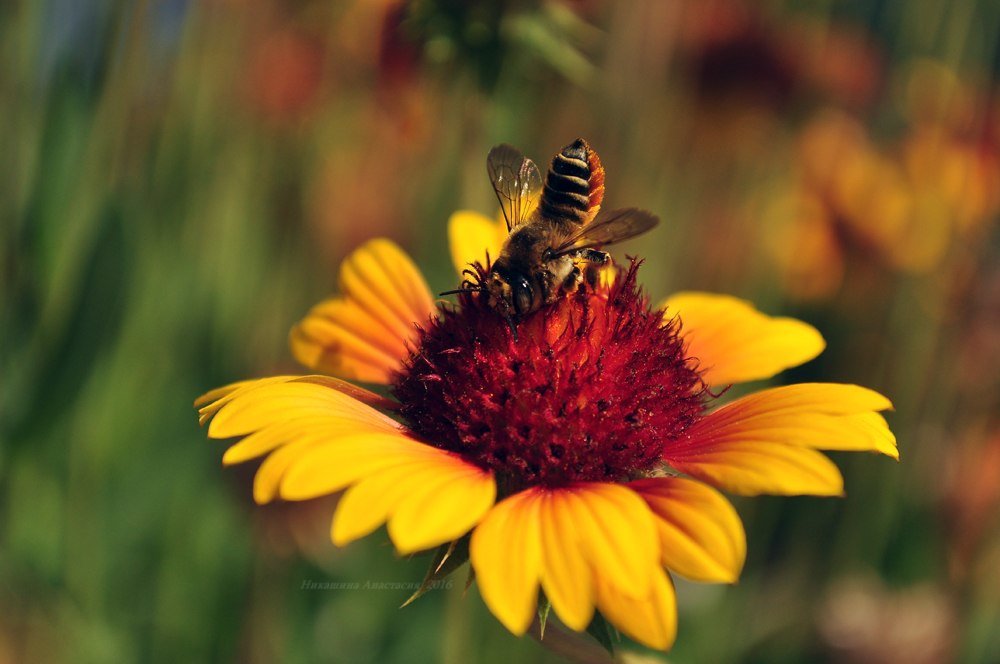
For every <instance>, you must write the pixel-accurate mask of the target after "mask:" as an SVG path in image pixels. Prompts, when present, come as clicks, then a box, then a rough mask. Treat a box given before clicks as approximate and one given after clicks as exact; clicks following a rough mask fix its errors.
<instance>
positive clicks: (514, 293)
mask: <svg viewBox="0 0 1000 664" xmlns="http://www.w3.org/2000/svg"><path fill="white" fill-rule="evenodd" d="M486 291H487V292H488V293H489V296H490V306H492V307H493V308H494V309H496V310H497V311H499V312H500V313H501V314H502V315H503V316H504V317H506V318H508V319H511V318H514V317H517V316H524V315H525V314H529V313H531V312H532V311H534V310H535V293H534V289H533V288H532V286H531V281H529V279H528V277H527V276H526V275H525V274H523V273H522V272H519V271H517V270H510V269H507V268H505V267H504V266H500V265H494V266H493V270H491V271H490V274H489V277H487V279H486Z"/></svg>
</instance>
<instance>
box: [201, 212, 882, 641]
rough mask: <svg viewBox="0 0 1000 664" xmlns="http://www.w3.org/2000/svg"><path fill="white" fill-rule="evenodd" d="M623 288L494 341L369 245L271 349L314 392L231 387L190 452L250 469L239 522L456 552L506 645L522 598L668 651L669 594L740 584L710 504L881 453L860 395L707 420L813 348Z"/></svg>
mask: <svg viewBox="0 0 1000 664" xmlns="http://www.w3.org/2000/svg"><path fill="white" fill-rule="evenodd" d="M451 235H452V239H453V242H452V249H453V254H454V257H455V259H456V263H457V265H458V266H459V269H462V268H463V267H465V266H466V265H467V263H468V261H470V260H476V259H478V260H482V259H483V258H484V257H485V256H486V252H485V251H484V250H486V249H488V250H489V251H490V255H493V256H496V255H497V250H498V243H499V242H500V241H501V240H502V234H501V233H500V232H499V231H497V225H496V224H494V222H492V221H490V220H488V219H486V218H484V217H480V216H477V215H472V214H470V213H460V214H457V215H455V217H453V219H452V233H451ZM638 268H639V265H638V262H636V261H633V262H632V264H631V265H630V266H627V267H619V268H618V272H617V274H616V276H615V278H614V279H607V280H602V281H601V283H599V284H597V285H596V286H594V287H591V288H586V289H585V290H583V291H581V292H579V293H577V294H575V295H571V296H567V297H565V298H562V299H560V300H559V301H557V302H556V303H554V304H553V305H551V306H548V307H546V308H543V309H541V310H539V311H537V312H535V313H533V314H531V315H529V316H527V317H525V318H524V319H522V320H520V321H519V322H518V323H517V326H516V334H515V333H514V331H513V330H512V329H511V327H510V326H509V325H508V322H507V321H506V320H505V319H504V318H503V317H501V316H500V315H498V314H497V313H496V312H495V311H494V310H492V309H491V308H490V307H489V306H488V304H487V302H486V300H485V298H484V297H483V296H481V294H479V293H476V292H467V293H462V294H461V295H459V297H458V301H457V303H456V304H445V303H442V304H435V302H434V299H433V298H432V296H431V294H430V292H429V291H428V288H427V286H426V284H425V282H424V279H423V277H422V276H421V274H420V272H419V271H418V270H417V269H416V267H414V265H413V263H412V262H411V260H410V259H409V258H408V257H407V256H406V255H405V254H404V253H403V252H402V251H401V250H400V249H399V248H398V247H396V246H395V245H394V244H392V243H391V242H389V241H387V240H381V239H380V240H373V241H371V242H369V243H367V244H366V245H364V246H362V247H361V248H359V249H357V250H356V251H355V252H354V253H353V254H351V255H350V256H349V257H348V258H347V259H346V261H345V262H344V264H343V266H342V268H341V272H340V290H341V294H340V295H339V296H337V297H335V298H332V299H329V300H326V301H324V302H322V303H320V304H319V305H317V306H316V307H315V308H314V309H313V310H312V311H311V312H309V314H308V315H307V316H306V318H305V319H304V320H303V321H302V322H300V323H299V324H298V325H297V326H296V327H295V328H294V329H293V331H292V334H291V344H292V349H293V352H294V354H295V356H296V357H297V358H298V359H299V360H300V361H301V362H302V363H303V364H305V365H306V366H308V367H310V368H312V369H314V370H316V371H320V372H323V374H324V375H307V376H278V377H273V378H263V379H260V380H253V381H246V382H241V383H235V384H233V385H229V386H227V387H223V388H220V389H217V390H214V391H212V392H209V393H208V394H206V395H204V396H203V397H201V398H200V399H199V400H198V401H197V402H196V405H197V406H199V407H200V414H201V420H202V422H206V421H209V420H211V423H210V424H209V427H208V435H209V436H210V437H212V438H241V440H239V441H238V442H236V443H235V444H233V445H232V446H231V447H230V448H229V449H228V450H227V451H226V453H225V455H224V457H223V461H224V463H226V464H235V463H240V462H243V461H247V460H249V459H253V458H256V457H261V456H264V455H266V458H265V459H264V461H263V462H262V463H261V465H260V468H259V469H258V471H257V474H256V477H255V482H254V498H255V499H256V501H257V502H258V503H266V502H268V501H271V500H274V499H275V498H282V499H285V500H307V499H310V498H315V497H317V496H322V495H326V494H331V493H334V492H340V491H344V494H343V496H342V497H341V499H340V501H339V503H338V505H337V508H336V513H335V515H334V517H333V524H332V538H333V542H334V543H335V544H337V545H345V544H347V543H348V542H351V541H353V540H355V539H358V538H360V537H363V536H365V535H367V534H369V533H371V532H373V531H374V530H376V529H377V528H378V527H379V526H381V525H382V524H387V529H388V534H389V538H390V539H391V540H392V542H393V543H394V545H395V547H396V549H397V551H399V552H400V553H401V554H408V553H413V552H418V551H423V550H428V549H432V548H435V547H440V549H439V555H438V558H437V560H438V561H439V562H440V560H441V559H442V558H443V556H442V554H441V553H440V552H441V551H445V555H447V554H449V553H451V552H453V551H455V550H457V549H459V548H460V549H461V550H463V551H464V550H465V545H466V543H467V545H468V548H467V550H468V556H469V559H470V560H471V564H472V569H473V571H474V573H475V578H476V581H477V583H478V585H479V589H480V592H481V595H482V597H483V600H484V601H485V602H486V604H487V605H488V606H489V608H490V610H491V611H492V612H493V613H494V614H495V615H496V617H497V618H498V619H499V620H500V621H501V622H502V623H503V624H504V625H505V626H506V627H507V628H508V629H509V630H510V631H511V632H513V633H515V634H523V633H524V632H525V631H526V630H527V629H528V627H529V626H530V624H531V623H532V620H533V618H534V616H535V615H536V609H537V607H538V606H539V601H540V599H539V590H541V591H542V593H544V599H543V600H541V601H544V602H546V603H547V604H546V606H551V609H552V610H553V611H554V612H555V614H556V615H558V617H559V618H560V619H561V620H562V622H563V623H565V624H566V625H567V626H568V627H570V628H572V629H574V630H577V631H580V630H584V629H586V628H587V627H588V625H589V624H591V622H592V620H593V619H594V618H595V610H596V611H599V612H600V614H601V615H602V616H603V617H604V618H606V619H607V620H608V621H610V623H611V624H612V625H614V626H615V627H617V628H618V629H619V630H621V631H622V632H624V633H625V634H627V635H629V636H631V637H632V638H634V639H635V640H637V641H639V642H641V643H643V644H646V645H648V646H651V647H654V648H661V649H666V648H668V647H669V646H670V645H671V643H672V642H673V640H674V634H675V630H676V608H675V599H674V590H673V585H672V582H671V577H670V574H671V573H672V574H679V575H681V576H684V577H687V578H689V579H694V580H697V581H707V582H723V583H731V582H734V581H735V580H736V579H737V577H738V576H739V574H740V571H741V568H742V566H743V560H744V556H745V552H746V542H745V536H744V532H743V528H742V525H741V523H740V519H739V517H738V516H737V514H736V511H735V510H734V509H733V507H732V506H731V505H730V504H729V502H728V501H727V500H726V499H725V498H724V497H723V495H722V494H721V493H720V492H719V491H718V489H723V490H725V491H729V492H731V493H735V494H761V493H770V494H784V495H795V494H812V495H839V494H841V493H842V491H843V481H842V478H841V475H840V473H839V471H838V470H837V467H836V466H835V465H834V464H833V463H832V462H831V461H830V460H829V459H828V458H827V457H826V456H824V455H823V454H821V453H820V452H819V451H818V450H823V449H828V450H856V451H861V450H865V451H875V452H881V453H883V454H886V455H888V456H891V457H894V458H896V457H897V451H896V444H895V439H894V437H893V435H892V433H891V432H890V431H889V428H888V426H887V425H886V422H885V420H884V419H883V418H882V416H881V415H879V414H878V411H881V410H885V409H887V408H890V407H891V404H890V403H889V401H888V400H887V399H886V398H885V397H883V396H881V395H879V394H878V393H876V392H873V391H871V390H868V389H865V388H863V387H858V386H855V385H841V384H824V383H812V384H799V385H789V386H785V387H776V388H770V389H764V390H761V391H759V392H756V393H754V394H751V395H750V396H746V397H742V398H738V399H735V400H730V401H728V403H725V404H724V405H721V406H720V405H717V402H719V401H721V397H719V396H718V395H720V394H721V393H722V392H724V391H725V388H726V387H727V386H729V385H731V384H733V383H738V382H742V381H750V380H757V379H763V378H769V377H771V376H773V375H775V374H776V373H778V372H780V371H782V370H783V369H786V368H788V367H792V366H795V365H798V364H800V363H802V362H805V361H807V360H810V359H812V358H813V357H815V356H816V355H817V354H819V353H820V352H821V351H822V349H823V347H824V342H823V339H822V337H821V336H820V335H819V333H818V332H817V331H816V330H815V329H813V328H812V327H810V326H809V325H806V324H805V323H802V322H799V321H796V320H792V319H789V318H773V317H770V316H767V315H765V314H763V313H761V312H759V311H757V310H756V309H754V308H753V307H752V306H751V305H750V304H749V303H747V302H744V301H741V300H737V299H734V298H731V297H726V296H720V295H709V294H703V293H682V294H678V295H675V296H673V297H671V298H669V299H668V300H667V301H666V302H665V303H663V304H662V305H661V306H660V307H651V306H650V305H649V302H648V300H647V298H646V296H645V295H644V294H643V292H642V290H641V289H640V288H639V286H638V285H637V282H636V276H637V272H638ZM480 271H481V268H480ZM343 379H348V380H355V381H360V382H366V383H377V384H383V385H388V386H389V390H390V393H391V394H392V396H393V397H394V398H387V397H383V396H380V395H377V394H375V393H373V392H370V391H368V390H366V389H363V388H361V387H357V386H354V385H352V384H351V383H348V382H345V380H343ZM456 542H457V543H461V546H460V547H459V546H458V545H456V544H454V543H456Z"/></svg>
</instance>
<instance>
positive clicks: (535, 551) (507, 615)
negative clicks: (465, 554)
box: [469, 489, 543, 636]
mask: <svg viewBox="0 0 1000 664" xmlns="http://www.w3.org/2000/svg"><path fill="white" fill-rule="evenodd" d="M541 498H542V494H541V492H540V491H538V490H534V489H529V490H527V491H522V492H520V493H517V494H514V495H513V496H510V497H509V498H507V499H505V500H503V501H501V502H499V503H497V504H496V505H495V506H494V507H493V509H491V510H490V511H489V513H487V514H486V516H485V517H484V518H483V520H482V522H481V523H480V524H479V525H478V526H477V527H476V529H475V530H474V531H473V533H472V541H471V542H470V544H469V559H470V560H471V561H472V567H473V569H474V570H475V572H476V582H477V583H478V585H479V593H480V594H481V595H482V597H483V601H484V602H485V603H486V606H488V607H489V609H490V611H492V612H493V615H495V616H496V617H497V619H498V620H499V621H500V622H501V623H503V626H504V627H506V628H507V629H509V630H510V631H511V632H512V633H514V634H516V635H518V636H520V635H521V634H524V632H525V631H527V629H528V626H529V625H531V620H532V618H533V617H534V615H535V608H536V606H537V602H538V579H539V575H540V573H541V565H542V552H541V546H542V545H541V531H540V527H539V516H538V515H539V510H540V507H541V505H542V502H543V501H542V500H541Z"/></svg>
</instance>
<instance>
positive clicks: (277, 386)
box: [208, 381, 399, 438]
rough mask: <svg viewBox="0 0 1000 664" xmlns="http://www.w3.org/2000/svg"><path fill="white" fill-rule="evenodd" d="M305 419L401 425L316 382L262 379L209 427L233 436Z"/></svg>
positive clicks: (228, 405)
mask: <svg viewBox="0 0 1000 664" xmlns="http://www.w3.org/2000/svg"><path fill="white" fill-rule="evenodd" d="M302 418H332V419H343V418H350V419H355V420H357V421H358V422H360V423H363V424H366V425H370V426H374V427H380V428H382V429H385V430H387V431H395V430H397V429H398V428H399V424H398V423H397V422H395V421H394V420H392V419H391V418H389V417H387V416H386V415H383V414H382V413H380V412H378V411H377V410H375V409H374V408H372V407H370V406H367V405H365V404H363V403H361V402H360V401H358V400H357V399H355V398H353V397H351V396H348V395H347V394H344V393H343V392H340V391H338V390H335V389H330V388H329V387H327V386H326V385H322V384H319V383H314V382H302V381H292V382H281V383H279V382H273V381H270V382H269V381H261V382H260V383H259V384H257V385H255V386H250V387H248V388H242V389H241V390H239V391H238V392H234V393H233V394H232V395H230V397H229V398H228V401H227V402H226V403H225V404H224V405H223V406H222V407H221V408H220V409H219V410H218V412H216V413H215V416H214V418H213V419H212V422H211V424H209V427H208V435H209V436H210V437H212V438H231V437H233V436H243V435H246V434H249V433H253V432H254V431H259V430H260V429H263V428H265V427H268V426H272V425H277V424H285V423H287V422H289V421H292V420H296V419H302Z"/></svg>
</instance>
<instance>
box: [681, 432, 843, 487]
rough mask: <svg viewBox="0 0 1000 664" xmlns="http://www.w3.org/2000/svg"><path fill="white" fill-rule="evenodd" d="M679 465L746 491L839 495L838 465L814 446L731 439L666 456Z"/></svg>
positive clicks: (718, 483)
mask: <svg viewBox="0 0 1000 664" xmlns="http://www.w3.org/2000/svg"><path fill="white" fill-rule="evenodd" d="M668 460H669V463H670V465H672V466H673V467H674V468H676V469H677V470H679V471H681V472H683V473H686V474H688V475H691V476H692V477H697V478H699V479H702V480H704V481H706V482H708V483H709V484H712V485H714V486H717V487H720V488H722V489H725V490H726V491H730V492H732V493H736V494H740V495H744V496H756V495H760V494H772V495H782V496H801V495H812V496H840V495H843V493H844V480H843V478H842V477H841V475H840V471H839V470H837V466H835V465H834V464H833V462H832V461H830V460H829V459H827V458H826V457H825V456H823V455H822V454H820V453H819V452H817V451H816V450H811V449H807V448H804V447H794V446H792V445H782V444H776V443H733V444H729V445H726V446H725V448H724V449H717V450H711V449H706V450H702V451H692V452H684V453H683V454H677V455H674V454H673V452H671V455H670V458H669V459H668Z"/></svg>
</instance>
